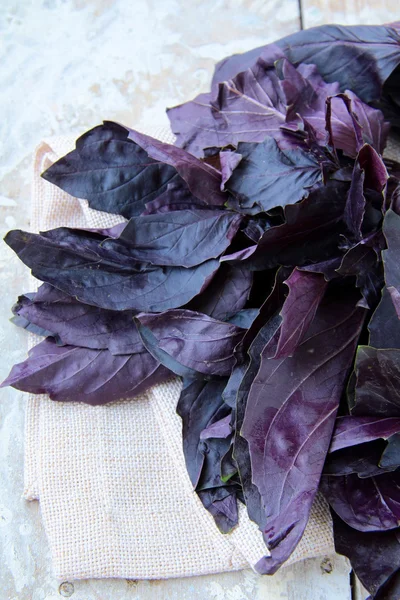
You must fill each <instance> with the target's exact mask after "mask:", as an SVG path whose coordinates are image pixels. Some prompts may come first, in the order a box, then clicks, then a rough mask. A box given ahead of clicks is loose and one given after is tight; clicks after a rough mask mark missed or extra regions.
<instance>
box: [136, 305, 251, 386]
mask: <svg viewBox="0 0 400 600" xmlns="http://www.w3.org/2000/svg"><path fill="white" fill-rule="evenodd" d="M137 319H138V320H139V321H140V323H141V325H142V326H143V327H145V328H147V329H149V330H150V331H151V333H152V334H153V336H154V337H155V339H156V343H157V346H158V348H160V350H162V351H163V352H166V353H167V354H168V355H169V356H171V357H172V358H173V359H174V360H176V361H178V362H179V363H180V364H182V365H183V366H184V367H188V368H189V369H193V370H195V371H198V372H199V373H203V374H205V375H213V376H214V375H218V376H226V375H229V374H230V372H231V370H232V367H233V364H234V356H233V350H234V348H235V346H236V344H237V343H238V342H239V341H240V340H241V338H242V337H243V334H244V331H245V330H244V329H242V328H240V327H237V326H236V325H232V324H230V323H226V322H222V321H217V320H216V319H213V318H211V317H208V316H207V315H203V314H202V313H197V312H193V311H190V310H183V309H179V310H170V311H166V312H164V313H161V314H144V313H141V314H139V315H138V317H137Z"/></svg>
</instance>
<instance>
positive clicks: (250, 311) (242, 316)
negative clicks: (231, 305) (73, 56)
mask: <svg viewBox="0 0 400 600" xmlns="http://www.w3.org/2000/svg"><path fill="white" fill-rule="evenodd" d="M258 312H259V311H258V308H244V309H243V310H240V311H239V312H237V313H236V314H235V315H233V316H232V317H230V318H229V319H226V321H227V322H228V323H233V324H234V325H237V326H238V327H241V328H242V329H249V327H251V325H252V323H253V321H254V320H255V319H256V318H257V315H258ZM239 343H240V342H239Z"/></svg>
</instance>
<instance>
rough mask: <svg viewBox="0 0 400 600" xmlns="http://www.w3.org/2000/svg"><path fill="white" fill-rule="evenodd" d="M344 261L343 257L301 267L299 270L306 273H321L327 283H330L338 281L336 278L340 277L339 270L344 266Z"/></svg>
mask: <svg viewBox="0 0 400 600" xmlns="http://www.w3.org/2000/svg"><path fill="white" fill-rule="evenodd" d="M342 259H343V257H342V256H337V257H335V258H328V260H323V261H321V262H317V263H312V264H311V265H306V266H304V267H299V270H300V271H306V272H308V273H321V274H322V275H323V276H324V277H325V279H326V281H330V280H331V279H336V277H339V274H338V272H337V269H338V268H339V267H340V265H341V264H342Z"/></svg>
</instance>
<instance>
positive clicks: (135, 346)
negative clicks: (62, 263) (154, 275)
mask: <svg viewBox="0 0 400 600" xmlns="http://www.w3.org/2000/svg"><path fill="white" fill-rule="evenodd" d="M13 312H14V314H16V315H18V316H19V317H23V318H24V319H26V321H27V322H28V323H30V324H34V325H35V326H38V327H42V328H44V329H47V333H46V332H45V333H42V334H40V335H50V334H49V332H51V334H53V335H56V339H57V340H59V341H60V342H61V343H63V344H70V345H72V346H80V347H84V348H93V349H95V350H105V349H108V350H109V351H110V352H111V354H115V355H117V354H136V353H141V352H143V351H144V347H143V344H142V341H141V339H140V336H139V333H138V331H137V329H136V325H135V323H134V321H133V316H134V313H132V312H131V311H118V312H117V311H111V310H104V309H102V308H98V307H95V306H90V305H88V304H82V303H81V302H78V301H77V300H76V299H75V298H73V297H72V296H67V295H66V294H64V293H63V292H60V290H57V289H56V288H54V287H52V286H50V285H49V284H47V283H44V284H42V285H41V286H40V288H39V290H38V292H37V293H36V294H33V297H32V298H28V297H26V296H21V297H20V298H19V299H18V303H17V304H16V305H15V306H14V307H13ZM17 324H18V323H17ZM30 331H32V329H30ZM34 333H37V332H34Z"/></svg>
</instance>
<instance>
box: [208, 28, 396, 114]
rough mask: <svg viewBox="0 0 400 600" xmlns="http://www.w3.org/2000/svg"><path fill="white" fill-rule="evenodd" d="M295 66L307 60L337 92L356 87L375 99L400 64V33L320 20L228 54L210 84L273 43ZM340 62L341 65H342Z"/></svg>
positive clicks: (272, 48) (363, 96)
mask: <svg viewBox="0 0 400 600" xmlns="http://www.w3.org/2000/svg"><path fill="white" fill-rule="evenodd" d="M277 46H278V48H279V49H280V50H281V51H283V53H284V54H285V56H286V57H287V58H288V60H289V61H290V62H291V63H293V64H295V65H297V64H299V63H312V64H315V65H316V66H317V68H318V71H319V73H320V74H321V76H322V77H323V79H324V80H325V81H328V82H334V81H337V82H339V84H340V89H341V91H343V92H344V91H345V90H346V89H350V90H352V91H354V92H357V94H358V96H359V97H360V98H361V99H362V100H363V101H364V102H370V101H372V100H379V98H380V96H381V92H382V85H383V84H384V82H385V81H386V79H388V77H389V76H390V74H391V73H392V72H393V71H394V70H395V69H396V67H397V66H398V65H399V64H400V49H399V48H400V35H399V32H398V31H396V29H395V28H393V27H390V26H384V25H355V26H350V27H349V26H348V27H346V26H343V25H322V26H320V27H313V28H311V29H306V30H302V31H298V32H296V33H293V34H291V35H288V36H286V37H284V38H282V39H280V40H278V41H276V42H275V43H274V44H271V45H270V46H264V47H260V48H256V49H254V50H250V51H249V52H247V53H245V54H242V55H234V56H232V57H229V58H226V59H224V61H222V62H221V63H218V65H217V68H216V72H215V74H214V79H213V83H216V82H219V81H223V80H225V79H228V78H231V77H234V75H236V73H239V72H240V71H243V70H244V69H247V68H249V67H251V66H252V65H253V63H254V62H255V61H256V60H257V58H258V57H259V56H260V55H261V54H262V55H263V56H265V55H266V56H268V54H269V53H271V52H272V51H273V52H274V53H275V56H276V53H277V49H276V47H277ZM344 65H345V68H344Z"/></svg>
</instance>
